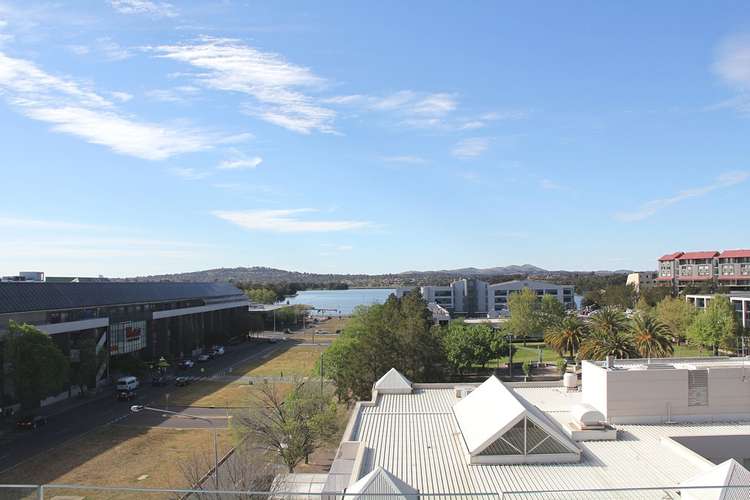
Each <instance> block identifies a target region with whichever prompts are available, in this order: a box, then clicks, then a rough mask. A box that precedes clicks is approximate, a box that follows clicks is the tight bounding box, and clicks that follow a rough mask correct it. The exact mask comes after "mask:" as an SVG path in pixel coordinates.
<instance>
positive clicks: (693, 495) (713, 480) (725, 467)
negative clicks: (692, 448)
mask: <svg viewBox="0 0 750 500" xmlns="http://www.w3.org/2000/svg"><path fill="white" fill-rule="evenodd" d="M749 484H750V471H748V470H747V469H746V468H744V467H743V466H742V465H740V463H739V462H737V461H736V460H735V459H733V458H730V459H729V460H726V461H724V462H722V463H720V464H719V465H717V466H716V467H714V468H713V469H710V470H709V471H707V472H703V473H701V474H698V475H697V476H695V477H693V478H691V479H689V480H687V481H685V482H683V483H682V484H681V485H680V486H740V485H745V486H747V485H749ZM682 498H683V499H684V500H746V499H747V498H750V488H734V489H732V488H728V489H720V488H708V489H685V490H683V491H682Z"/></svg>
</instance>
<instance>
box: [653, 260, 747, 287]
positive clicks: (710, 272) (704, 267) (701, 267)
mask: <svg viewBox="0 0 750 500" xmlns="http://www.w3.org/2000/svg"><path fill="white" fill-rule="evenodd" d="M658 274H659V276H658V277H657V278H656V281H657V282H658V283H659V284H662V285H668V286H672V287H673V288H674V289H676V290H680V289H683V288H685V287H687V286H705V285H710V284H713V285H716V286H723V287H727V288H729V289H731V290H741V291H750V250H725V251H723V252H717V251H716V250H711V251H707V252H675V253H672V254H668V255H664V256H662V257H661V258H659V271H658Z"/></svg>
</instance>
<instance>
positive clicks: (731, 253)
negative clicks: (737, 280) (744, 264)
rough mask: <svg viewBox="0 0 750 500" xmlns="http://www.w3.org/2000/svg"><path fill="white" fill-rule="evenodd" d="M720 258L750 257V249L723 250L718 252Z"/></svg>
mask: <svg viewBox="0 0 750 500" xmlns="http://www.w3.org/2000/svg"><path fill="white" fill-rule="evenodd" d="M719 258H720V259H741V258H750V250H724V251H723V252H721V254H719Z"/></svg>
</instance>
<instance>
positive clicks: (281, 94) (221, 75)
mask: <svg viewBox="0 0 750 500" xmlns="http://www.w3.org/2000/svg"><path fill="white" fill-rule="evenodd" d="M151 50H152V51H154V52H155V53H156V54H158V56H159V57H164V58H168V59H172V60H176V61H181V62H184V63H187V64H190V65H191V66H193V67H195V68H198V69H200V70H202V72H201V73H197V74H195V75H193V76H194V77H195V78H196V79H197V81H198V82H200V83H201V84H202V85H204V86H206V87H209V88H212V89H216V90H224V91H232V92H240V93H243V94H247V95H250V96H252V97H253V98H254V99H255V102H254V103H252V104H248V105H246V106H244V107H243V111H244V112H245V113H247V114H250V115H253V116H256V117H258V118H260V119H262V120H265V121H267V122H269V123H273V124H275V125H278V126H281V127H284V128H287V129H289V130H293V131H295V132H300V133H303V134H309V133H310V132H312V131H315V130H317V131H320V132H333V125H332V122H333V119H334V117H335V116H336V113H335V111H333V110H332V109H329V108H326V107H324V106H322V105H320V104H318V103H317V102H316V100H315V99H313V98H312V97H310V96H309V95H306V94H304V93H302V92H301V91H300V89H314V88H318V87H320V86H321V85H322V84H323V83H324V80H323V79H322V78H320V77H318V76H317V75H315V74H314V73H313V72H312V71H311V70H310V69H308V68H305V67H302V66H297V65H295V64H293V63H290V62H288V61H286V60H285V59H284V58H283V57H282V56H280V55H279V54H274V53H270V52H262V51H260V50H258V49H256V48H253V47H250V46H248V45H245V44H243V43H241V42H240V41H238V40H233V39H226V38H210V37H202V38H200V39H198V40H197V41H195V42H194V43H185V44H180V45H160V46H156V47H151Z"/></svg>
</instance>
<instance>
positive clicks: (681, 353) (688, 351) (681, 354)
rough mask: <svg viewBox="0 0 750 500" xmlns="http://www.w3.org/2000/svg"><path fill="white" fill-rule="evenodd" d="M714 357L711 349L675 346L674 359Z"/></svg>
mask: <svg viewBox="0 0 750 500" xmlns="http://www.w3.org/2000/svg"><path fill="white" fill-rule="evenodd" d="M707 356H713V353H712V352H711V349H701V348H700V347H696V346H692V345H675V346H674V357H675V358H700V357H707Z"/></svg>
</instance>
